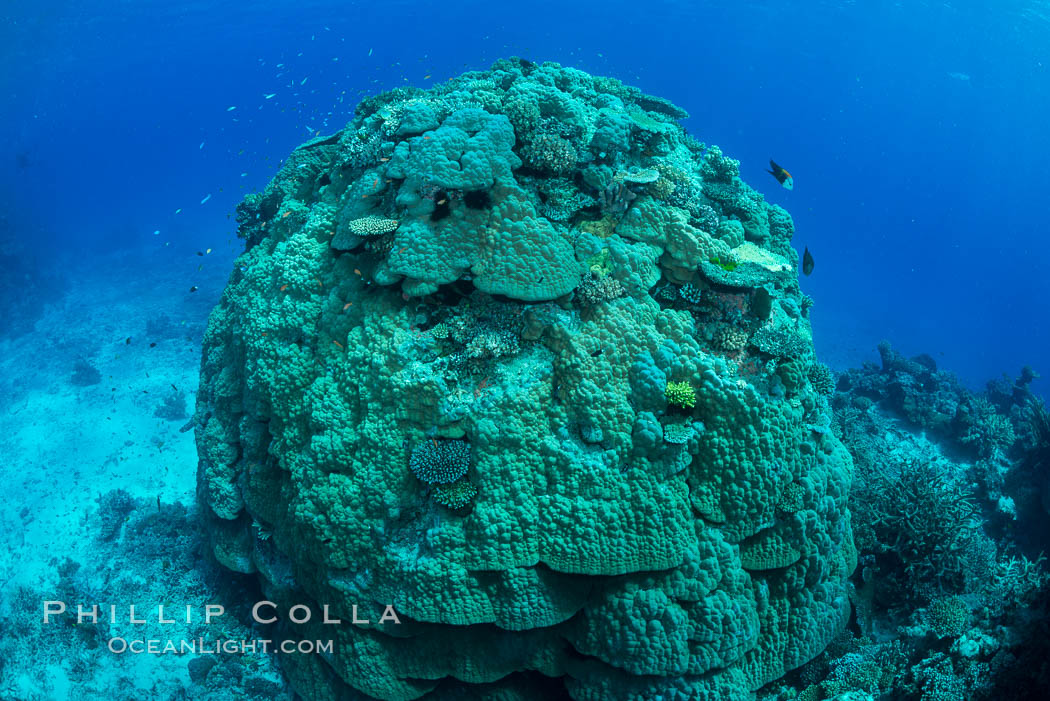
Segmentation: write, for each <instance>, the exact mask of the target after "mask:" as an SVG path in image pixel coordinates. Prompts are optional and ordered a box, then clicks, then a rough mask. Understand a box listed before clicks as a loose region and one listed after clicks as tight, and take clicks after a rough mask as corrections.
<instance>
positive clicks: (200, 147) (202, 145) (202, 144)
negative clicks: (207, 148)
mask: <svg viewBox="0 0 1050 701" xmlns="http://www.w3.org/2000/svg"><path fill="white" fill-rule="evenodd" d="M203 148H204V142H203V141H202V142H201V145H200V146H198V147H197V150H198V151H199V150H201V149H203Z"/></svg>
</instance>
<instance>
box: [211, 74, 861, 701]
mask: <svg viewBox="0 0 1050 701" xmlns="http://www.w3.org/2000/svg"><path fill="white" fill-rule="evenodd" d="M684 116H686V115H685V112H684V111H683V110H681V109H680V108H677V107H675V106H674V105H672V104H670V103H669V102H667V101H666V100H662V99H660V98H656V97H653V96H649V95H645V94H643V93H642V92H640V91H639V90H638V89H637V88H633V87H630V86H627V85H623V84H622V83H620V82H619V81H617V80H614V79H611V78H601V77H595V76H591V75H588V74H586V73H584V72H582V71H578V70H574V69H571V68H564V67H561V66H559V65H557V64H553V63H545V64H541V65H538V64H534V63H531V62H529V61H524V60H518V59H514V60H501V61H498V62H497V63H496V64H495V65H493V67H492V69H491V70H488V71H482V72H474V73H468V74H465V75H463V76H460V77H457V78H453V79H451V80H449V81H447V82H446V83H444V84H442V85H439V86H436V87H434V88H432V89H430V90H421V89H416V88H408V87H406V88H399V89H398V90H395V91H393V92H390V93H385V94H383V95H379V96H375V97H371V98H368V99H366V100H364V101H363V102H362V103H361V104H360V105H359V106H358V107H357V110H356V113H355V117H354V119H353V121H352V122H351V123H350V124H348V125H347V126H346V127H345V128H344V129H342V130H341V131H339V132H338V133H336V134H333V135H331V136H320V137H318V138H316V139H314V140H312V141H310V142H308V143H306V144H303V145H302V146H300V147H299V148H298V149H296V150H295V151H294V152H293V153H292V154H291V156H290V157H289V158H288V159H287V161H286V163H285V165H284V167H282V169H281V170H280V172H278V173H277V175H276V176H275V177H274V179H273V181H272V182H271V183H270V184H269V185H268V186H267V188H266V189H265V191H264V192H262V193H259V194H255V195H250V196H248V197H246V198H245V200H244V202H242V204H241V205H240V206H239V207H238V222H239V225H240V234H241V236H242V237H243V238H244V239H245V242H246V250H245V251H244V253H243V254H242V255H241V256H240V258H239V259H238V261H237V263H236V265H235V267H234V270H233V273H232V276H231V278H230V281H229V285H228V286H227V288H226V290H225V292H224V294H223V296H222V299H221V301H220V302H219V304H218V306H217V307H216V308H215V310H214V311H213V313H212V316H211V319H210V323H209V326H208V330H207V333H206V336H205V340H204V351H203V360H202V366H201V387H200V392H199V394H198V401H197V409H196V425H197V442H198V447H199V454H200V466H199V470H198V484H199V496H200V505H201V510H202V512H203V514H204V516H205V519H206V521H207V529H206V530H207V532H208V534H209V545H210V548H211V551H212V552H213V554H214V555H215V556H216V558H217V559H218V560H219V562H221V563H222V564H224V565H225V566H226V567H228V568H230V569H233V570H236V571H238V572H243V573H248V574H253V575H254V576H255V577H257V578H258V581H259V583H260V585H261V586H262V589H263V591H264V592H265V594H266V595H267V597H268V598H269V599H270V600H272V601H275V602H279V603H288V604H290V603H297V604H300V603H314V604H317V605H318V606H320V605H327V606H328V607H329V608H330V611H331V614H332V615H333V616H339V617H340V618H342V619H343V620H344V621H346V620H349V619H351V618H352V613H351V612H352V610H353V609H352V607H354V606H356V607H357V609H358V610H361V611H363V610H364V609H365V608H368V607H372V608H375V609H376V610H377V612H376V614H375V615H373V616H371V617H370V618H371V621H372V622H371V623H370V624H368V625H349V624H345V625H341V626H338V627H332V626H325V630H319V629H318V626H312V625H310V624H304V625H301V626H295V625H292V624H291V623H287V624H283V625H285V630H284V631H283V632H284V634H286V635H288V636H291V637H292V638H304V639H317V638H326V639H327V638H333V637H334V638H335V650H334V652H332V653H331V654H326V655H324V656H321V655H286V656H283V658H282V659H283V664H284V667H285V671H286V673H287V675H288V677H289V679H290V680H291V681H292V683H293V685H294V686H295V687H296V689H297V691H298V692H299V693H300V695H302V696H303V697H304V698H306V699H308V700H311V701H312V700H314V699H328V698H351V697H354V698H356V697H357V696H356V695H355V694H364V695H366V696H368V697H372V698H380V699H397V700H405V699H415V698H421V697H424V696H426V695H428V694H430V693H431V692H434V694H435V698H437V697H441V698H453V697H457V698H459V697H464V698H465V697H469V695H474V697H477V698H537V697H538V695H537V694H538V692H537V691H535V689H532V690H530V685H532V684H539V685H540V686H542V687H543V688H544V689H547V690H548V691H549V690H550V689H552V688H553V689H556V690H557V691H555V692H552V693H553V694H554V695H562V696H565V695H567V696H569V697H571V698H574V699H579V700H581V701H588V700H592V699H593V700H598V699H603V700H610V701H616V700H617V699H624V700H626V699H642V698H658V697H663V698H693V699H716V698H717V699H728V700H733V699H747V698H750V697H751V695H752V692H753V690H755V689H757V688H758V687H760V686H762V685H763V684H765V683H767V682H769V681H770V680H773V679H776V678H778V677H780V676H781V675H783V674H785V673H786V672H788V671H789V670H791V669H792V668H795V667H797V666H799V665H801V664H803V663H805V662H806V661H808V660H810V659H811V658H813V657H814V656H816V655H818V654H819V653H820V652H821V650H823V649H824V647H825V646H826V645H827V643H828V642H829V641H830V640H831V639H832V638H833V637H834V636H835V635H836V633H837V632H838V631H839V630H840V629H842V627H843V626H844V625H845V624H846V621H847V618H848V616H849V610H850V606H849V601H848V597H847V588H846V578H847V576H848V575H849V573H850V572H851V571H852V570H853V568H854V566H855V551H854V547H853V543H852V538H851V531H850V526H849V513H848V511H847V508H846V497H847V494H848V492H849V485H850V479H851V470H852V464H851V460H850V457H849V455H848V454H847V453H846V451H845V450H844V449H843V448H842V445H841V444H840V443H839V442H838V440H837V439H836V438H835V436H834V435H833V434H831V433H830V432H828V431H823V432H817V431H814V430H813V429H812V426H815V425H824V424H826V423H827V419H826V417H824V418H822V416H823V413H824V412H826V401H825V400H824V399H823V398H822V397H820V396H818V395H817V393H816V392H815V391H813V390H812V389H811V388H810V386H809V383H806V382H800V383H799V384H798V386H797V387H796V388H795V389H794V393H793V394H792V396H791V398H790V399H788V398H786V397H785V395H784V392H783V390H782V385H781V380H780V379H779V378H778V377H777V376H776V374H775V372H774V370H775V368H776V366H777V363H783V364H786V363H796V364H797V366H798V367H800V368H806V367H809V365H810V364H811V363H812V362H813V355H814V354H813V346H812V339H811V332H810V329H809V321H808V318H807V317H806V316H805V314H802V313H800V312H799V310H800V309H801V308H803V298H802V296H801V292H800V291H799V288H798V279H797V271H796V270H795V269H794V267H793V266H792V265H790V264H788V263H787V262H786V261H788V260H791V261H793V260H796V258H797V256H796V255H795V254H794V253H793V252H792V251H791V246H790V243H789V240H790V237H791V234H792V226H791V223H790V218H789V217H788V216H787V214H786V213H785V212H783V210H779V208H775V207H772V206H770V205H768V204H766V203H765V202H764V200H763V198H762V196H761V195H759V194H758V193H757V192H755V191H754V190H752V189H751V188H749V187H748V186H747V185H746V184H744V183H743V182H742V181H741V180H740V178H739V174H738V169H737V165H736V163H735V162H734V161H732V160H731V159H729V158H726V157H724V156H723V155H722V154H721V152H719V151H718V150H717V149H715V148H713V147H712V148H710V149H707V150H706V151H705V147H704V145H703V144H699V143H697V142H696V141H694V140H693V139H692V138H691V137H689V136H688V135H686V134H685V132H684V131H683V130H682V128H681V127H680V126H679V125H678V124H677V120H678V119H681V118H682V117H684ZM617 174H626V175H625V176H622V177H621V178H620V179H619V180H617ZM661 179H664V180H667V181H668V183H673V185H674V187H673V190H672V189H671V188H670V187H669V184H668V183H665V184H663V185H661ZM658 197H659V198H663V199H658ZM544 212H546V213H548V214H551V215H552V216H553V218H551V217H548V216H546V215H545V214H544ZM719 222H733V223H734V224H735V227H728V228H727V227H722V226H721V225H720V223H719ZM366 223H367V226H366ZM395 226H396V228H395ZM718 231H722V233H721V234H718V233H717V232H718ZM377 236H378V238H377ZM745 239H746V241H745ZM378 242H381V244H380V243H378ZM744 245H747V246H750V247H752V248H751V249H744V250H742V251H741V255H739V256H738V255H737V254H736V253H735V252H734V251H735V250H736V249H737V248H738V247H741V246H744ZM759 249H760V250H759ZM756 251H757V252H756ZM762 251H765V252H764V253H762ZM712 260H717V261H719V263H718V264H715V263H712V262H711V261H712ZM730 262H732V264H730ZM686 287H688V288H689V289H691V290H694V291H695V295H693V298H694V299H695V300H696V302H697V303H698V304H697V305H694V304H690V303H687V302H686V301H685V300H683V299H682V295H679V294H678V293H677V290H679V289H685V288H686ZM698 305H701V306H698ZM708 324H718V325H719V326H718V328H725V325H726V324H733V325H736V326H738V327H739V328H740V329H742V330H743V331H742V332H736V333H733V334H731V336H729V337H727V338H729V339H730V343H731V345H732V346H733V347H735V348H736V351H735V352H734V356H733V359H732V361H729V360H727V359H726V358H725V357H722V356H720V355H718V354H717V353H715V352H712V351H711V350H710V348H709V344H710V338H711V337H712V329H711V328H708V327H707V325H708ZM764 330H765V331H764ZM752 334H754V335H753V336H752ZM748 338H750V339H752V340H751V341H750V344H748V342H747V341H746V340H745V339H748ZM669 405H670V406H669ZM785 505H789V507H790V508H788V507H787V506H785ZM253 524H258V526H255V525H253ZM261 532H265V533H267V534H270V535H269V537H267V538H265V539H262V538H260V537H258V535H257V534H258V533H261ZM387 605H390V606H392V607H393V608H394V609H395V610H396V611H397V612H398V615H399V617H400V623H395V622H392V621H389V620H387V621H384V622H379V621H378V620H377V619H378V618H379V615H378V612H379V611H381V610H383V607H385V606H387ZM540 679H545V680H547V681H546V682H542V683H540V682H539V681H538V680H540ZM537 688H538V687H537Z"/></svg>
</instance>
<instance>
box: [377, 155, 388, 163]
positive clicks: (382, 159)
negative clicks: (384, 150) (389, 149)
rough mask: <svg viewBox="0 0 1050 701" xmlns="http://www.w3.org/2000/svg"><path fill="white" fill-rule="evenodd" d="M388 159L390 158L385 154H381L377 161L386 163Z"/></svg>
mask: <svg viewBox="0 0 1050 701" xmlns="http://www.w3.org/2000/svg"><path fill="white" fill-rule="evenodd" d="M389 160H390V159H389V158H387V157H386V156H383V157H382V158H380V159H379V162H380V163H386V162H387V161H389Z"/></svg>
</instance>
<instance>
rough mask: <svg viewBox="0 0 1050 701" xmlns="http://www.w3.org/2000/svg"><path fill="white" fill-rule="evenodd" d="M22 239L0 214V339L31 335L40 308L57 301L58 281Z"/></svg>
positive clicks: (41, 309)
mask: <svg viewBox="0 0 1050 701" xmlns="http://www.w3.org/2000/svg"><path fill="white" fill-rule="evenodd" d="M25 238H26V237H25V236H24V235H23V234H21V233H19V232H17V231H15V228H14V224H13V223H11V221H10V219H8V218H7V216H5V215H3V214H0V270H3V271H4V275H2V276H0V336H17V335H19V334H23V333H25V332H27V331H31V330H32V329H33V324H34V323H36V321H37V319H39V318H40V315H41V314H42V313H43V310H44V305H45V304H46V303H48V302H49V301H51V300H53V299H55V298H57V297H58V292H59V285H58V280H57V279H56V278H55V276H54V274H53V273H52V272H50V271H48V270H47V269H46V268H45V267H44V266H43V265H42V264H41V263H40V261H38V260H37V259H36V257H35V256H34V254H33V252H32V251H31V250H30V248H29V246H27V245H26V243H25Z"/></svg>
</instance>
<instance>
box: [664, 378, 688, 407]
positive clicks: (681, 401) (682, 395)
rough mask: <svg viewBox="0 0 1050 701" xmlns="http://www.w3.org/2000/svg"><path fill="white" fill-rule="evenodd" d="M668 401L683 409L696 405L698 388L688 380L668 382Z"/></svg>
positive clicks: (665, 392)
mask: <svg viewBox="0 0 1050 701" xmlns="http://www.w3.org/2000/svg"><path fill="white" fill-rule="evenodd" d="M664 396H665V397H666V398H667V403H668V404H670V405H671V406H676V407H681V408H683V409H692V408H693V407H694V406H696V390H695V389H693V386H692V385H691V384H689V383H688V382H668V383H667V389H665V390H664Z"/></svg>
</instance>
